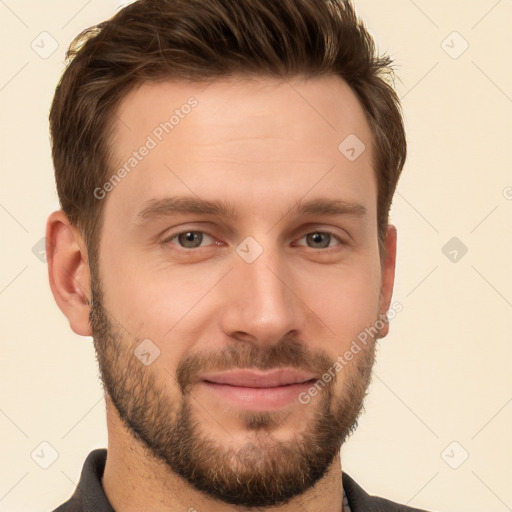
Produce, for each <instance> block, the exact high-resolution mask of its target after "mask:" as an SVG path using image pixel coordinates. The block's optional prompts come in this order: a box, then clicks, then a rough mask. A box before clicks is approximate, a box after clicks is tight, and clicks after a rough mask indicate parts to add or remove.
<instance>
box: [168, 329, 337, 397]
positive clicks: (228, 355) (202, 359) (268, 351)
mask: <svg viewBox="0 0 512 512" xmlns="http://www.w3.org/2000/svg"><path fill="white" fill-rule="evenodd" d="M331 359H332V358H330V357H329V355H328V354H327V353H326V352H325V351H312V350H311V349H309V348H308V347H307V345H306V344H304V343H302V342H301V341H300V340H298V339H297V338H291V337H285V338H282V339H281V340H279V342H278V343H275V344H273V345H271V346H269V347H266V348H261V347H260V346H258V345H254V344H252V343H248V342H240V341H237V342H236V345H230V346H228V347H226V348H225V349H221V350H219V351H216V352H205V351H201V352H198V353H196V354H190V355H188V356H186V357H184V358H183V359H182V360H181V361H180V362H179V364H178V367H177V369H176V380H177V382H178V386H179V388H180V390H181V392H182V394H186V393H188V392H189V390H190V388H191V387H192V386H193V385H194V384H196V383H197V382H198V381H199V380H200V379H199V375H200V374H201V373H205V372H224V371H227V370H232V369H258V370H272V369H276V368H284V367H286V368H293V369H296V370H300V371H304V372H308V373H312V374H314V375H315V376H317V377H318V378H321V376H322V374H323V373H325V372H326V371H327V370H328V368H329V367H330V366H331V365H332V360H331ZM331 384H334V382H333V381H332V382H331Z"/></svg>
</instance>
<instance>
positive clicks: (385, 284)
mask: <svg viewBox="0 0 512 512" xmlns="http://www.w3.org/2000/svg"><path fill="white" fill-rule="evenodd" d="M396 237H397V235H396V228H395V226H393V225H391V224H390V225H389V226H388V228H387V232H386V240H385V242H384V254H383V255H382V260H381V276H382V282H381V296H380V314H381V315H386V312H387V311H388V309H389V307H390V305H391V297H392V295H393V284H394V283H395V263H396ZM382 318H383V317H382ZM388 332H389V323H388V322H387V318H386V322H385V325H384V327H383V328H382V329H380V332H379V338H384V336H386V335H387V334H388Z"/></svg>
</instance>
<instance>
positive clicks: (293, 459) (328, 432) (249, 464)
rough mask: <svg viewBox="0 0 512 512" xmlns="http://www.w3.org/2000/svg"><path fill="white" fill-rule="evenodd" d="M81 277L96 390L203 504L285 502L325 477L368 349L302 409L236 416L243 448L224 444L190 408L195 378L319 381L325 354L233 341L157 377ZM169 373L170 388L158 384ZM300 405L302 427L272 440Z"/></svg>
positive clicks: (354, 408)
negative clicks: (269, 373)
mask: <svg viewBox="0 0 512 512" xmlns="http://www.w3.org/2000/svg"><path fill="white" fill-rule="evenodd" d="M91 274H92V275H91V291H92V305H91V311H90V322H91V327H92V332H93V339H94V347H95V350H96V358H97V361H98V365H99V370H100V376H101V381H102V384H103V389H104V391H105V392H106V393H108V395H109V397H110V399H111V401H112V403H113V405H114V406H115V408H116V409H117V412H118V414H119V417H120V418H121V420H122V421H123V423H124V424H125V425H126V428H127V429H128V431H129V432H130V434H131V435H132V436H133V437H134V439H136V440H137V441H138V442H139V443H140V444H141V446H143V447H144V449H145V450H146V451H147V452H148V453H149V454H150V456H152V457H153V458H154V459H156V460H157V461H160V462H163V463H164V464H165V465H166V466H167V467H168V468H170V469H171V470H172V471H173V472H174V473H175V474H177V475H178V476H179V477H181V478H182V479H183V480H184V481H185V482H186V483H187V484H189V485H191V486H192V487H194V488H195V489H197V490H198V491H200V492H201V493H203V494H205V495H207V496H209V497H210V498H213V499H215V500H218V501H220V502H223V503H229V504H232V505H238V506H244V507H248V508H250V507H270V506H276V505H281V504H286V503H288V502H289V501H290V500H291V499H292V498H294V497H296V496H298V495H301V494H303V493H304V492H305V491H307V490H308V489H310V488H312V487H313V486H314V485H315V484H316V483H317V482H319V481H320V480H321V479H322V477H324V476H325V475H326V473H327V471H328V469H329V468H330V466H331V464H332V463H333V461H334V458H335V457H336V456H339V452H340V449H341V446H342V444H343V443H344V442H345V440H346V439H347V438H348V437H349V436H350V435H351V434H352V433H353V432H354V431H355V430H356V428H357V419H358V417H359V415H360V413H361V412H362V410H363V401H364V398H365V396H366V393H367V389H368V386H369V384H370V381H371V372H372V367H373V363H374V359H375V343H372V342H370V343H368V345H365V347H364V348H362V350H361V351H360V352H359V353H358V354H357V355H356V357H354V359H353V360H352V361H351V362H350V364H348V365H347V366H346V367H344V368H343V369H342V371H341V373H342V374H343V375H344V377H345V380H344V382H343V388H342V389H341V390H340V391H338V392H337V393H335V382H336V381H337V380H338V375H336V376H335V378H333V379H332V380H331V381H330V382H327V383H326V384H324V383H322V386H323V387H322V389H321V390H320V391H319V393H318V395H317V396H316V397H314V398H312V399H311V401H310V402H309V403H308V404H307V405H303V404H302V405H294V406H293V411H292V412H291V413H287V414H286V413H284V411H272V412H269V411H262V412H254V411H239V412H238V414H237V418H238V420H239V421H240V422H241V423H242V424H243V427H244V429H245V431H246V432H247V436H246V437H247V442H245V444H243V443H242V446H237V447H235V446H226V443H222V442H221V441H220V440H216V437H215V435H212V433H210V432H208V431H207V430H206V429H205V428H204V426H203V427H202V425H201V421H200V418H199V417H198V415H197V411H196V410H195V409H194V405H196V407H197V403H196V402H197V401H196V400H195V398H194V396H193V390H194V384H195V383H197V382H198V375H199V374H200V373H202V372H206V371H223V370H229V369H232V368H253V369H255V368H257V369H262V370H268V369H273V368H278V367H291V368H295V369H299V370H304V371H308V372H312V373H313V374H314V375H318V376H319V377H320V376H321V375H322V374H323V373H324V372H325V371H327V369H328V368H330V367H332V366H333V360H332V357H329V356H328V354H327V353H325V352H317V351H315V352H312V351H310V350H309V349H308V348H307V345H306V344H304V343H301V342H300V341H299V340H297V339H294V338H289V337H287V338H283V339H281V340H279V342H278V343H276V344H274V345H272V346H268V347H262V346H258V345H257V344H252V343H251V344H249V343H240V342H237V344H234V345H230V346H228V347H226V348H225V349H224V350H222V352H215V353H212V352H211V351H210V352H201V353H195V354H189V355H187V356H185V357H183V358H182V359H181V360H180V361H179V364H178V366H177V369H176V373H175V375H173V374H171V373H170V372H169V371H168V370H165V369H163V372H164V374H163V375H162V371H160V372H157V371H155V368H156V367H157V366H158V365H153V366H145V365H143V364H142V363H141V361H140V360H139V359H137V357H135V356H134V349H135V347H136V346H137V345H138V344H139V343H140V342H141V341H142V340H141V339H139V338H134V337H133V336H131V335H130V334H129V333H127V332H126V330H125V329H123V327H122V326H121V325H119V324H118V323H117V322H116V321H115V320H114V319H113V318H112V317H111V315H110V314H109V312H108V311H107V310H106V309H105V308H104V307H103V305H102V301H103V293H102V290H101V285H100V281H99V278H98V277H97V276H96V275H95V273H94V272H92V271H91ZM111 319H112V321H111ZM161 346H163V345H161ZM165 372H167V374H165ZM172 377H174V378H175V380H176V383H177V386H176V387H177V388H178V389H177V390H175V391H173V390H171V388H170V386H169V385H168V383H169V382H172ZM199 406H200V404H199ZM300 407H307V408H308V409H309V410H306V409H304V415H303V417H304V418H306V422H305V424H303V429H302V430H301V431H300V432H296V433H294V435H293V436H290V439H287V440H284V441H283V440H278V439H276V438H275V436H274V435H273V433H274V432H275V431H276V429H277V428H278V427H279V426H280V425H281V424H282V423H283V422H284V421H286V418H287V416H288V415H289V414H293V413H295V414H297V412H298V413H299V414H300V412H301V411H300V410H299V411H297V410H296V409H297V408H300ZM340 485H341V482H340Z"/></svg>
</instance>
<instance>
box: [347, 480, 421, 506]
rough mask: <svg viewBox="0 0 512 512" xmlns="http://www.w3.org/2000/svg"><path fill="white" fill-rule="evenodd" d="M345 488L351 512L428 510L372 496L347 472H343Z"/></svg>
mask: <svg viewBox="0 0 512 512" xmlns="http://www.w3.org/2000/svg"><path fill="white" fill-rule="evenodd" d="M342 477H343V489H344V490H345V494H346V495H347V499H348V502H349V505H350V509H351V512H428V511H426V510H421V509H418V508H411V507H407V506H406V505H400V504H399V503H395V502H393V501H389V500H386V499H384V498H379V497H377V496H370V495H369V494H368V493H367V492H366V491H365V490H364V489H363V488H362V487H361V486H360V485H358V484H357V483H356V482H355V480H354V479H353V478H351V477H350V476H349V475H347V473H345V472H343V473H342Z"/></svg>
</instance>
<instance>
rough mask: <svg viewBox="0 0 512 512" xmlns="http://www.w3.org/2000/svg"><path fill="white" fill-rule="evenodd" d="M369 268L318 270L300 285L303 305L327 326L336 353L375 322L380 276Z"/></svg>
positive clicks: (368, 266) (377, 310) (377, 309)
mask: <svg viewBox="0 0 512 512" xmlns="http://www.w3.org/2000/svg"><path fill="white" fill-rule="evenodd" d="M372 269H373V266H372V265H367V266H361V267H360V268H359V270H358V269H357V268H355V267H353V266H352V267H347V268H344V269H338V271H333V270H332V269H331V270H329V271H328V272H325V270H324V269H322V268H321V267H320V268H319V269H318V272H316V273H315V272H313V273H310V274H309V275H308V278H307V281H305V282H304V283H303V287H302V289H303V293H302V297H304V301H305V303H306V304H307V305H308V307H309V308H311V310H312V311H313V312H314V313H315V314H316V315H317V316H318V317H319V319H320V320H321V321H322V322H323V323H324V324H325V325H327V326H328V327H329V330H328V332H329V333H330V335H331V336H333V337H334V340H335V341H334V342H335V343H336V345H337V349H339V350H341V349H343V347H344V346H345V345H347V344H350V342H351V340H352V339H354V338H356V337H357V336H358V334H359V333H360V332H362V331H363V330H364V329H365V328H367V327H368V326H370V325H373V323H374V322H375V320H376V319H377V316H378V312H379V297H380V280H379V275H380V274H379V271H378V269H376V270H375V269H374V270H372Z"/></svg>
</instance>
